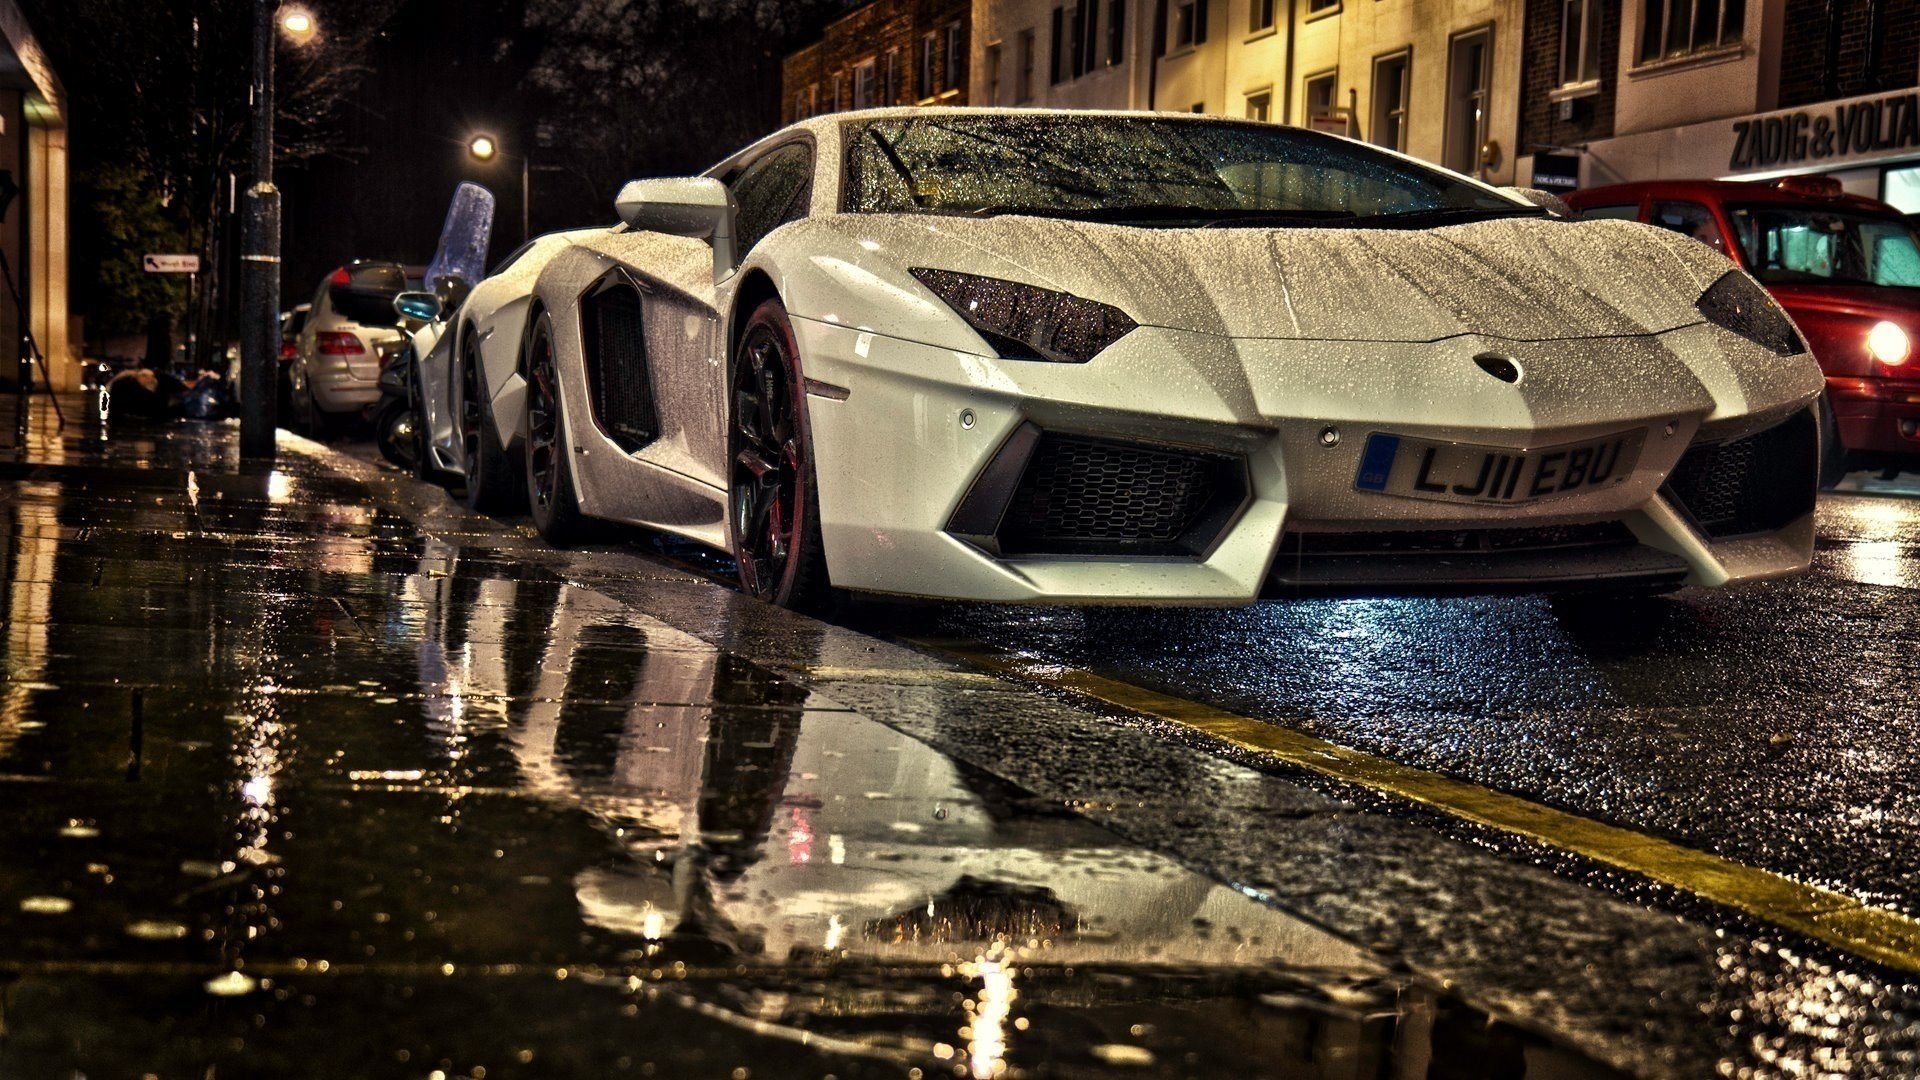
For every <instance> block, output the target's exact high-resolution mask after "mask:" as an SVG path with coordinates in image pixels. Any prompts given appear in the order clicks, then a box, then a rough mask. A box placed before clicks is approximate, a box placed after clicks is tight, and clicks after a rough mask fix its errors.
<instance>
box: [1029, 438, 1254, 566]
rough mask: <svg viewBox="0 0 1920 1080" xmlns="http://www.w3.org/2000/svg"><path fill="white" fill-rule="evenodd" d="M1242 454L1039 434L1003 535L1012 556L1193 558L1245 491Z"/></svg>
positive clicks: (1220, 526)
mask: <svg viewBox="0 0 1920 1080" xmlns="http://www.w3.org/2000/svg"><path fill="white" fill-rule="evenodd" d="M1244 472H1245V470H1244V466H1242V464H1241V463H1240V461H1239V460H1238V459H1236V458H1233V457H1229V456H1226V455H1220V454H1207V453H1201V452H1198V451H1191V450H1176V449H1172V448H1169V447H1161V446H1147V445H1142V444H1139V443H1129V442H1118V441H1113V440H1108V439H1094V438H1087V437H1084V436H1078V435H1059V434H1054V433H1051V432H1048V433H1043V434H1041V435H1040V438H1039V441H1038V444H1037V445H1036V446H1035V447H1034V451H1033V456H1032V457H1031V458H1030V459H1029V460H1028V462H1027V467H1026V469H1025V470H1024V471H1023V472H1022V474H1021V477H1020V483H1019V485H1018V487H1016V488H1015V489H1014V494H1013V498H1012V500H1011V501H1010V502H1009V503H1008V505H1007V509H1006V514H1005V515H1004V516H1003V517H1002V518H1001V524H1000V530H999V534H998V540H999V546H1000V550H1001V551H1002V552H1004V553H1006V554H1132V555H1183V554H1184V555H1193V554H1199V553H1201V552H1202V551H1203V550H1204V548H1205V547H1206V545H1207V544H1209V543H1211V542H1212V540H1213V538H1214V537H1215V536H1217V535H1218V534H1219V532H1220V530H1221V529H1222V528H1224V526H1225V525H1226V524H1227V519H1228V518H1229V517H1230V516H1231V515H1232V513H1233V512H1234V511H1235V510H1237V509H1238V507H1239V505H1240V503H1241V501H1242V499H1243V498H1244V497H1245V494H1246V479H1245V475H1244Z"/></svg>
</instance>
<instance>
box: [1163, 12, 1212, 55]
mask: <svg viewBox="0 0 1920 1080" xmlns="http://www.w3.org/2000/svg"><path fill="white" fill-rule="evenodd" d="M1173 8H1174V9H1173V17H1172V18H1171V19H1169V20H1168V26H1167V34H1168V35H1169V38H1170V40H1168V42H1167V51H1168V52H1177V51H1179V50H1181V49H1185V48H1190V47H1192V46H1194V45H1204V44H1206V43H1207V0H1179V2H1178V3H1176V4H1174V6H1173Z"/></svg>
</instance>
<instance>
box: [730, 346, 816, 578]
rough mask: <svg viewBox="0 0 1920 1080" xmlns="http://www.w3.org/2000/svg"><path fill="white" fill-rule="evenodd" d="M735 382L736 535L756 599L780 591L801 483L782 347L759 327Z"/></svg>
mask: <svg viewBox="0 0 1920 1080" xmlns="http://www.w3.org/2000/svg"><path fill="white" fill-rule="evenodd" d="M739 355H740V359H739V361H738V362H737V366H736V368H735V370H734V382H733V449H734V455H733V476H732V480H733V483H732V485H731V488H732V501H733V507H732V511H733V529H734V536H735V537H736V538H737V543H738V546H739V548H738V556H739V560H740V577H741V581H742V583H743V584H744V585H745V586H746V588H747V590H748V591H749V592H751V593H753V594H754V595H755V596H763V597H764V596H771V595H773V594H774V593H775V592H776V591H777V590H778V589H779V588H780V582H781V579H782V577H783V576H784V575H785V573H786V570H787V562H788V560H789V559H790V557H791V556H792V554H793V546H794V543H795V541H796V537H795V536H794V530H795V527H796V525H797V523H798V520H799V513H798V512H799V509H800V498H801V492H802V484H803V482H804V477H803V474H802V457H801V450H800V432H799V426H798V425H797V424H796V423H795V422H794V421H795V418H794V402H793V394H792V390H791V388H790V386H789V366H788V359H787V356H786V351H785V348H784V347H783V346H782V344H781V342H780V341H779V339H778V338H777V337H776V335H775V334H774V333H773V332H772V330H771V328H769V327H765V326H756V327H754V328H753V329H752V330H750V331H749V332H748V336H747V340H746V342H745V343H744V344H743V346H742V348H741V350H740V354H739Z"/></svg>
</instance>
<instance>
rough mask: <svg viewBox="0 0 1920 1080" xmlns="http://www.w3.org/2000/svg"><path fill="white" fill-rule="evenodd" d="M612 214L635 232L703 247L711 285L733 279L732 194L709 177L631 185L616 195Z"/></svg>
mask: <svg viewBox="0 0 1920 1080" xmlns="http://www.w3.org/2000/svg"><path fill="white" fill-rule="evenodd" d="M613 208H614V209H615V210H616V211H618V212H619V214H620V220H621V221H624V222H626V223H627V227H628V228H630V229H633V230H635V231H638V232H661V233H671V234H672V235H674V236H692V237H697V238H700V239H703V240H707V241H709V242H710V243H712V244H713V278H714V280H715V281H718V280H720V279H721V278H724V277H726V276H727V275H728V274H731V273H733V265H734V262H733V214H734V206H733V192H731V191H728V190H727V185H725V184H723V183H721V182H720V181H718V180H715V179H713V178H712V177H710V176H694V177H688V178H685V179H674V180H632V181H629V182H628V183H627V186H625V187H623V188H621V189H620V197H619V198H617V199H615V200H614V201H613Z"/></svg>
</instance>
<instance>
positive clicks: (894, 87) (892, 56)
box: [880, 49, 900, 105]
mask: <svg viewBox="0 0 1920 1080" xmlns="http://www.w3.org/2000/svg"><path fill="white" fill-rule="evenodd" d="M880 67H881V72H880V94H881V98H880V104H882V105H898V104H900V50H899V49H888V50H887V55H886V57H885V58H884V62H883V63H882V64H881V65H880Z"/></svg>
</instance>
